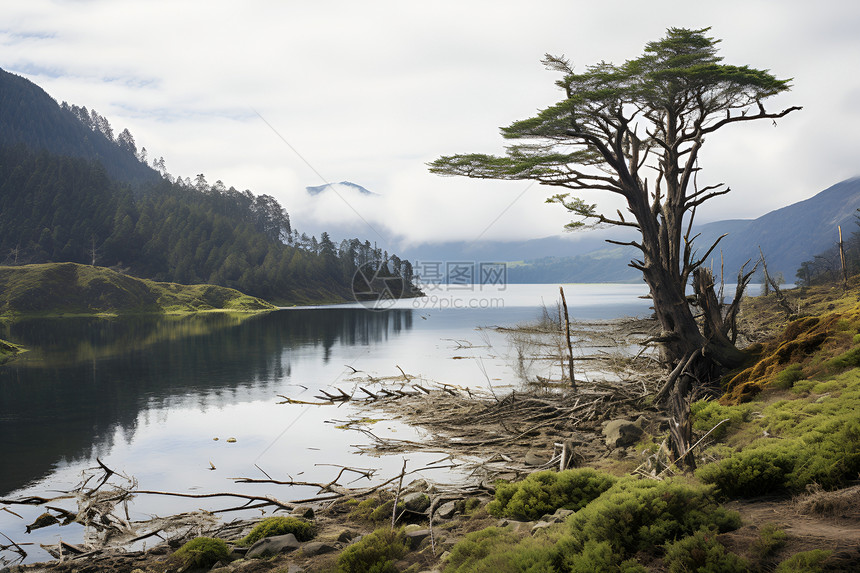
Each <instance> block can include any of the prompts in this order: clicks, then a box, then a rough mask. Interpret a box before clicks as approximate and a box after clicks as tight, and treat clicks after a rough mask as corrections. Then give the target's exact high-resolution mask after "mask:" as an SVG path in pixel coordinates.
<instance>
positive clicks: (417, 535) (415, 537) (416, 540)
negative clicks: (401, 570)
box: [406, 529, 430, 549]
mask: <svg viewBox="0 0 860 573" xmlns="http://www.w3.org/2000/svg"><path fill="white" fill-rule="evenodd" d="M428 537H430V530H429V529H419V530H414V531H407V532H406V544H407V545H408V546H409V548H410V549H415V548H416V547H418V546H419V545H420V544H421V542H422V541H424V540H425V539H426V538H428Z"/></svg>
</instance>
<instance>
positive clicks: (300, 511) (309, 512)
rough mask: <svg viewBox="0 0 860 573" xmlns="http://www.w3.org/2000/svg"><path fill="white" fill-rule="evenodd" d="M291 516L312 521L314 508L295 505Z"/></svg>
mask: <svg viewBox="0 0 860 573" xmlns="http://www.w3.org/2000/svg"><path fill="white" fill-rule="evenodd" d="M292 515H294V516H296V517H303V518H304V519H313V518H314V508H312V507H311V506H309V505H297V506H296V507H295V508H293V513H292Z"/></svg>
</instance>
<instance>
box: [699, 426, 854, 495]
mask: <svg viewBox="0 0 860 573" xmlns="http://www.w3.org/2000/svg"><path fill="white" fill-rule="evenodd" d="M849 417H852V416H850V415H849V416H836V417H828V418H824V419H823V420H822V421H821V423H820V425H818V426H816V427H814V428H813V429H811V430H809V431H807V432H806V433H804V434H803V435H802V436H801V437H795V438H786V439H782V440H775V439H767V440H761V441H759V442H756V443H753V444H752V445H751V446H749V447H747V448H746V449H744V450H742V451H739V452H736V453H734V454H732V455H731V456H730V457H728V458H725V459H723V460H721V461H719V462H715V463H713V464H708V465H706V466H703V467H701V468H700V469H699V470H698V471H697V472H696V476H697V477H699V478H700V479H701V480H702V481H704V482H706V483H711V484H714V485H716V486H717V488H718V489H719V490H720V491H721V492H723V493H725V494H726V495H730V496H742V497H750V496H756V495H762V494H766V493H772V492H774V491H800V490H802V489H803V488H804V487H806V485H807V484H810V483H817V484H819V485H821V486H822V487H824V488H825V489H830V488H834V487H837V486H839V485H842V484H844V483H845V482H846V481H848V480H850V479H852V478H853V477H854V476H856V475H857V472H858V471H860V420H856V419H849ZM853 417H855V418H856V416H853Z"/></svg>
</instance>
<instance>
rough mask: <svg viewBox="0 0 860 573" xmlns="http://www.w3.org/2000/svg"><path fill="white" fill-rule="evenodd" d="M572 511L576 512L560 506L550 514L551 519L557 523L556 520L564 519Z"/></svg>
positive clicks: (572, 512) (571, 513)
mask: <svg viewBox="0 0 860 573" xmlns="http://www.w3.org/2000/svg"><path fill="white" fill-rule="evenodd" d="M574 513H576V512H575V511H573V510H572V509H563V508H561V507H560V508H558V509H556V510H555V513H554V514H552V519H553V520H554V521H555V522H556V523H558V522H561V521H564V520H565V519H567V518H568V517H570V516H571V515H573V514H574Z"/></svg>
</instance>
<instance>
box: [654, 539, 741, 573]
mask: <svg viewBox="0 0 860 573" xmlns="http://www.w3.org/2000/svg"><path fill="white" fill-rule="evenodd" d="M664 561H665V563H666V565H668V566H669V573H744V572H745V571H749V570H750V564H749V562H747V561H746V560H745V559H743V558H742V557H740V556H738V555H735V554H734V553H732V552H730V551H727V550H726V548H725V547H724V546H723V544H722V543H720V542H719V541H718V540H717V534H716V532H714V531H710V530H700V531H697V532H696V533H694V534H693V535H690V536H688V537H685V538H683V539H679V540H678V541H674V542H672V543H668V544H667V545H666V557H665V559H664Z"/></svg>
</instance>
